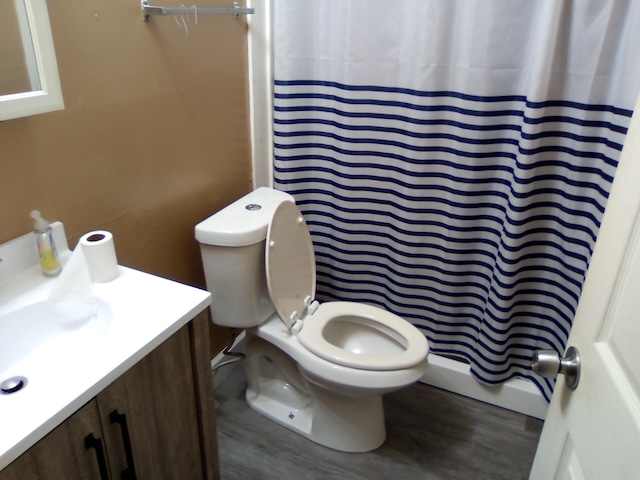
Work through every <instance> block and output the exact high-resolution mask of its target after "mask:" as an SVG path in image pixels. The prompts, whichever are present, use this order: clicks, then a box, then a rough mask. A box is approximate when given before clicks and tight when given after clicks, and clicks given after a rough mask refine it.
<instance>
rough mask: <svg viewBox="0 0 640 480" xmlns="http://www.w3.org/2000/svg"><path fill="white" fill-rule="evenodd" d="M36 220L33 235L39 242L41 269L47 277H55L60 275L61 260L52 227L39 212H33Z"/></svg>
mask: <svg viewBox="0 0 640 480" xmlns="http://www.w3.org/2000/svg"><path fill="white" fill-rule="evenodd" d="M31 218H33V220H34V224H33V233H34V234H35V236H36V240H37V242H38V254H39V255H40V267H42V273H43V274H44V275H45V276H47V277H55V276H57V275H59V274H60V270H61V267H60V259H59V258H58V251H57V250H56V245H55V243H54V242H53V236H52V235H51V225H50V224H49V222H48V221H46V220H45V219H44V218H42V216H41V215H40V212H39V211H38V210H33V211H32V212H31Z"/></svg>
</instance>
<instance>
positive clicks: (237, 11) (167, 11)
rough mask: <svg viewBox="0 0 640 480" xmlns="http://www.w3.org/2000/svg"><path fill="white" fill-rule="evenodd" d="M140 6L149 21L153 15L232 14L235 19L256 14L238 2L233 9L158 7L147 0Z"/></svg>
mask: <svg viewBox="0 0 640 480" xmlns="http://www.w3.org/2000/svg"><path fill="white" fill-rule="evenodd" d="M140 6H141V7H142V16H143V17H144V20H145V21H147V20H149V17H150V16H151V15H188V14H193V13H196V14H198V15H223V14H231V15H233V16H234V17H235V18H238V15H250V14H253V13H255V10H256V9H255V8H244V7H241V6H240V5H239V4H238V2H233V7H232V8H200V7H196V6H195V5H194V6H193V7H190V8H186V7H175V8H174V7H156V6H153V5H149V2H148V1H147V0H141V1H140Z"/></svg>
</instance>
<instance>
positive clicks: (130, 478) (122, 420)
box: [109, 409, 136, 480]
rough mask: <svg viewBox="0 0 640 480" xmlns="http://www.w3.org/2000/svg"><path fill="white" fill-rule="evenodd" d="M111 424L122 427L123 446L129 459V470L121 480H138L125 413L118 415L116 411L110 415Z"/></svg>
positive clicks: (126, 469)
mask: <svg viewBox="0 0 640 480" xmlns="http://www.w3.org/2000/svg"><path fill="white" fill-rule="evenodd" d="M109 420H111V423H117V424H119V425H120V430H121V431H122V444H123V445H124V455H125V457H127V468H125V469H124V470H123V471H122V473H121V474H120V479H121V480H136V468H135V466H134V463H133V450H132V449H131V438H130V437H129V426H128V425H127V416H126V415H125V414H124V413H118V410H117V409H116V410H114V411H113V412H111V413H110V414H109Z"/></svg>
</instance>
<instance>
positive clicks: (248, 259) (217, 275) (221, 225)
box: [195, 187, 294, 328]
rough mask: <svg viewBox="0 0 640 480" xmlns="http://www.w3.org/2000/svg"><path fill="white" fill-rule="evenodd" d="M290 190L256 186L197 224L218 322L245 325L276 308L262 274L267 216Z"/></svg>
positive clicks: (253, 323)
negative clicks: (282, 190)
mask: <svg viewBox="0 0 640 480" xmlns="http://www.w3.org/2000/svg"><path fill="white" fill-rule="evenodd" d="M286 201H290V202H293V201H294V199H293V197H292V196H291V195H289V194H288V193H284V192H280V191H278V190H274V189H271V188H267V187H260V188H258V189H256V190H254V191H253V192H251V193H249V194H247V195H245V196H244V197H242V198H240V199H239V200H236V201H235V202H233V203H232V204H230V205H228V206H226V207H225V208H223V209H222V210H220V211H219V212H218V213H216V214H214V215H212V216H210V217H209V218H207V219H206V220H203V221H202V222H200V223H199V224H198V225H196V228H195V236H196V240H198V242H200V253H201V255H202V265H203V267H204V275H205V280H206V282H207V290H209V291H210V292H211V295H212V302H211V307H210V309H211V318H212V320H213V323H215V324H216V325H222V326H225V327H233V328H249V327H253V326H256V325H259V324H260V323H262V322H263V321H265V320H266V319H267V318H269V316H271V315H272V314H273V313H274V311H275V310H274V307H273V304H272V303H271V298H270V297H269V290H268V288H267V280H266V275H265V264H264V260H265V238H266V236H267V229H268V227H269V223H270V222H271V217H272V216H273V212H274V210H275V209H276V207H277V206H278V205H279V204H281V203H282V202H286Z"/></svg>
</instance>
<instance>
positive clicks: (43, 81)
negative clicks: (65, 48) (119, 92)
mask: <svg viewBox="0 0 640 480" xmlns="http://www.w3.org/2000/svg"><path fill="white" fill-rule="evenodd" d="M22 1H23V2H24V6H25V10H26V12H27V21H28V23H29V29H30V33H31V42H32V44H33V49H34V54H35V61H36V65H37V72H38V77H39V79H40V90H33V91H30V92H22V93H14V94H10V95H0V121H3V120H9V119H12V118H20V117H26V116H29V115H35V114H38V113H45V112H52V111H54V110H62V109H63V108H64V101H63V99H62V89H61V86H60V76H59V75H58V65H57V62H56V52H55V49H54V47H53V36H52V35H51V26H50V24H49V13H48V11H47V3H46V0H22Z"/></svg>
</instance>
